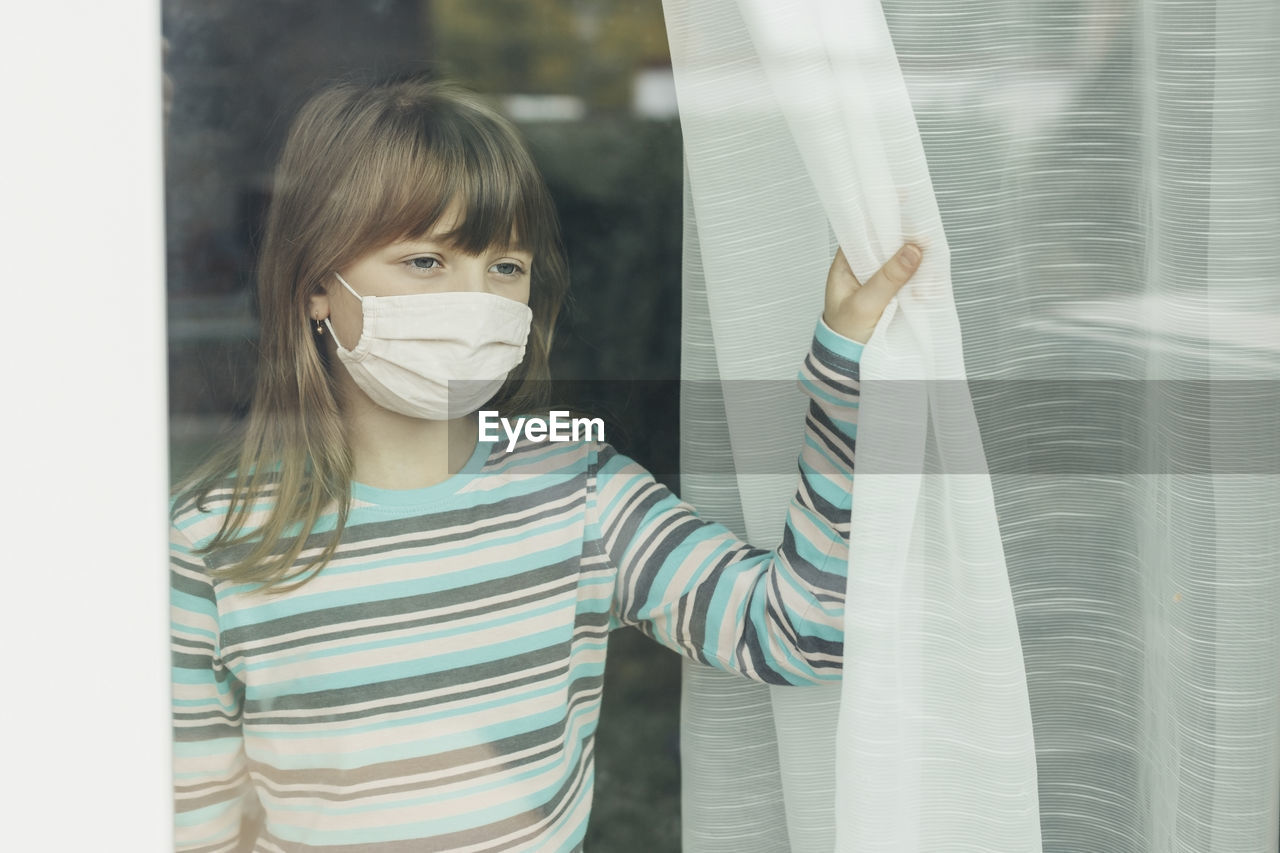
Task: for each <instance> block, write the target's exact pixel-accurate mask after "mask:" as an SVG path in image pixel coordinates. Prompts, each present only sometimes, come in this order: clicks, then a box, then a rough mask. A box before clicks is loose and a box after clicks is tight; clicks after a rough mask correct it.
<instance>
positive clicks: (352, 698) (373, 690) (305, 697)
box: [244, 640, 570, 724]
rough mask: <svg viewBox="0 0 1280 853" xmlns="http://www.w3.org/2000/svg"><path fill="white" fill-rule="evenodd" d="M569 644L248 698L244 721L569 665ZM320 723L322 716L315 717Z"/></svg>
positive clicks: (255, 720) (255, 721)
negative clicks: (307, 690) (350, 684)
mask: <svg viewBox="0 0 1280 853" xmlns="http://www.w3.org/2000/svg"><path fill="white" fill-rule="evenodd" d="M569 645H570V641H569V640H565V641H563V642H559V643H555V644H553V645H550V646H544V647H542V648H540V649H530V650H529V651H526V652H522V653H520V654H518V655H512V656H510V657H505V658H499V659H498V660H493V661H485V662H484V663H476V664H468V665H467V666H461V667H455V668H453V669H445V670H439V671H437V672H427V673H423V674H421V675H411V676H407V677H405V678H392V679H388V680H386V681H377V682H374V683H372V684H358V685H355V686H353V687H336V688H332V689H329V690H316V691H313V692H310V693H291V694H286V695H284V696H275V697H271V698H270V699H262V700H257V699H251V700H247V701H246V702H245V703H244V715H245V717H246V718H248V717H254V718H255V719H254V720H253V722H254V723H255V724H256V723H258V722H259V721H260V718H261V717H262V716H263V715H265V714H268V713H270V712H272V711H322V710H325V709H332V708H338V707H342V706H344V705H350V704H352V703H355V702H373V701H377V700H379V699H396V698H398V697H401V696H405V695H407V694H411V693H420V692H422V691H424V690H431V689H433V688H439V687H445V686H448V685H454V684H466V683H468V682H471V681H480V680H488V679H491V678H499V677H504V678H505V677H511V676H512V674H513V673H517V672H519V671H520V670H521V669H523V668H525V667H532V666H544V665H546V664H549V663H556V662H561V663H564V664H566V665H567V664H568V661H569V658H570V651H569V648H568V647H569ZM315 719H316V721H317V722H318V721H321V720H322V719H323V718H322V717H317V718H315Z"/></svg>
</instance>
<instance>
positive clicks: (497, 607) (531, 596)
mask: <svg viewBox="0 0 1280 853" xmlns="http://www.w3.org/2000/svg"><path fill="white" fill-rule="evenodd" d="M578 584H579V579H578V578H576V577H570V578H567V579H565V581H564V582H563V583H560V584H558V585H556V586H554V587H551V588H550V589H540V590H537V591H532V592H529V593H527V594H525V595H522V596H520V597H518V598H512V599H507V600H505V601H497V602H494V601H490V600H489V599H487V598H486V599H483V600H481V601H479V602H477V603H476V605H475V606H474V607H466V608H464V609H462V610H458V611H456V612H454V613H451V614H449V615H448V616H438V615H432V616H424V617H422V618H421V619H412V620H409V621H402V620H396V621H395V622H387V623H385V624H382V625H372V626H361V627H356V628H339V629H337V630H333V631H325V632H323V633H319V634H313V635H311V636H308V637H304V638H302V639H296V640H286V641H282V642H279V643H271V644H268V645H255V646H254V647H253V654H254V656H255V657H256V656H262V655H267V654H271V653H273V652H280V651H287V650H289V649H296V648H302V647H305V646H309V645H312V644H314V643H327V642H332V641H333V640H342V639H347V638H349V637H362V638H369V639H372V638H373V637H376V636H377V635H379V634H381V633H384V632H388V631H403V630H406V629H408V628H422V627H425V626H428V625H431V626H434V627H441V626H444V625H447V624H449V623H450V622H452V621H455V620H458V619H470V618H472V617H475V616H483V615H485V614H486V613H498V612H502V611H504V610H511V609H513V608H516V607H520V606H522V605H525V604H530V603H533V602H538V601H543V600H544V599H550V598H554V597H556V596H558V595H561V594H562V593H566V592H568V591H570V590H573V589H577V587H578ZM314 612H317V613H324V612H327V611H323V610H321V611H314ZM295 618H296V617H295ZM310 621H311V620H308V627H310ZM342 624H345V623H344V622H338V623H335V625H342Z"/></svg>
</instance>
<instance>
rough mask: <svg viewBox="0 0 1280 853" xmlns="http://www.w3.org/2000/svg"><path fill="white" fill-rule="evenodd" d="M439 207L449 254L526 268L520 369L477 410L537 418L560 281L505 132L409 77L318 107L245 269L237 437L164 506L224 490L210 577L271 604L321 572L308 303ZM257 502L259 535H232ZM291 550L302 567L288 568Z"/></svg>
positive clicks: (561, 295)
mask: <svg viewBox="0 0 1280 853" xmlns="http://www.w3.org/2000/svg"><path fill="white" fill-rule="evenodd" d="M454 199H459V200H461V202H462V205H463V208H462V209H463V211H464V219H463V222H462V223H461V225H460V226H459V227H458V228H457V229H456V230H455V231H454V232H453V233H452V234H450V235H449V239H450V242H451V243H452V244H453V245H454V246H456V247H457V248H458V249H460V250H462V251H465V252H469V253H472V254H478V253H480V252H482V251H483V250H485V249H487V248H490V247H492V246H494V245H497V244H505V243H507V242H508V241H509V240H510V239H511V237H512V235H515V237H516V238H517V239H518V241H519V243H520V244H521V245H520V248H525V249H528V250H529V251H530V252H532V254H533V256H534V263H533V267H532V269H531V278H530V295H529V307H530V308H531V309H532V311H533V325H532V328H531V330H530V333H529V340H528V343H527V345H526V350H525V358H524V361H523V362H522V363H521V364H520V365H519V366H518V367H517V368H515V369H514V370H513V371H512V372H511V374H510V375H509V376H508V378H507V381H506V382H505V383H504V384H503V386H502V388H501V389H500V390H499V391H498V393H497V395H496V396H495V397H494V399H493V400H492V401H491V402H490V404H489V407H490V408H500V409H505V410H509V411H522V410H532V409H535V408H537V407H539V406H543V405H545V404H546V389H547V387H548V380H549V379H550V372H549V369H548V359H549V355H550V349H551V339H552V332H553V329H554V326H555V320H556V316H557V315H558V313H559V311H560V308H561V305H562V303H563V302H564V299H565V297H566V293H567V290H568V270H567V266H566V263H565V257H564V250H563V247H562V245H561V241H560V229H559V224H558V221H557V218H556V214H555V208H554V205H553V204H552V201H551V197H550V194H549V193H548V191H547V188H546V184H545V182H544V181H543V179H542V176H541V174H540V173H539V171H538V169H537V166H536V165H535V164H534V162H533V159H532V157H531V156H530V154H529V152H528V150H527V149H526V147H525V145H524V143H523V141H522V140H521V139H520V136H519V134H518V133H517V132H516V130H515V128H514V127H513V126H512V125H511V124H510V123H509V122H508V121H507V120H506V119H504V118H503V117H502V116H500V115H499V114H498V113H496V112H495V111H494V110H492V109H490V108H489V107H488V106H486V105H485V104H484V102H483V101H481V100H480V99H479V98H477V97H476V96H475V95H473V94H472V93H469V92H467V91H466V90H464V89H462V88H460V87H458V86H456V85H453V84H450V83H447V82H442V81H433V80H429V79H425V78H422V77H414V78H409V79H400V80H391V81H384V82H380V83H376V84H372V85H370V84H360V83H354V82H346V83H340V84H337V85H335V86H332V87H330V88H328V89H326V90H324V91H322V92H320V93H319V94H317V95H315V96H314V97H312V98H311V99H310V100H309V101H308V102H307V103H306V104H305V105H304V106H303V108H302V109H301V111H300V112H299V114H298V116H297V118H296V119H295V120H294V123H293V126H292V128H291V129H290V132H289V135H288V138H287V141H286V142H285V146H284V150H283V152H282V153H281V156H280V162H279V166H278V167H277V170H276V173H275V178H274V190H273V193H272V197H271V203H270V208H269V210H268V213H267V219H266V229H265V234H264V239H263V243H262V251H261V254H260V256H259V260H258V273H257V280H258V302H259V308H260V316H261V331H260V337H259V364H258V374H257V385H256V388H255V393H254V397H253V403H252V407H251V409H250V411H249V416H248V419H247V422H246V424H245V425H244V428H243V431H242V434H241V435H240V436H239V437H238V438H237V439H235V440H234V441H232V442H228V443H227V446H225V447H224V448H223V449H222V450H221V451H220V452H218V453H216V454H215V455H214V456H213V457H212V458H211V459H210V460H209V461H208V462H207V463H205V465H203V466H202V467H201V468H200V469H199V470H198V471H197V472H196V473H195V474H194V475H193V476H192V478H191V480H190V484H189V485H188V486H187V487H186V488H184V489H182V490H180V492H179V495H178V497H177V498H176V499H175V502H174V513H175V515H176V514H177V513H179V512H181V511H182V510H183V509H184V508H188V507H190V505H191V502H193V501H194V502H195V505H196V506H197V507H199V508H201V509H203V508H204V507H205V504H206V503H207V501H208V500H209V498H210V497H211V496H212V495H213V494H214V493H215V492H216V493H219V494H220V495H223V494H225V493H226V490H228V489H229V490H230V495H229V505H228V506H227V510H226V515H225V516H224V519H223V522H222V526H221V528H220V529H219V530H218V532H217V534H216V535H215V536H213V538H212V539H211V540H210V541H209V542H207V543H206V544H205V545H204V546H203V547H202V548H200V549H199V550H200V552H201V553H205V554H210V553H213V552H215V551H217V552H220V553H219V558H218V559H217V560H216V562H217V563H218V567H217V568H215V569H214V570H213V571H214V573H215V574H216V575H217V576H219V577H224V578H227V579H231V580H235V581H241V582H251V583H253V582H256V583H261V584H262V585H263V589H265V590H267V591H275V592H285V591H289V590H292V589H296V588H297V587H298V586H301V585H302V584H303V583H305V582H306V581H308V580H310V579H311V578H313V577H314V576H315V575H316V573H318V572H319V571H320V570H321V569H323V568H324V566H325V565H326V564H327V563H328V562H329V560H330V559H331V558H332V556H333V554H334V552H335V551H336V549H337V547H338V542H339V538H340V536H341V533H342V529H343V527H344V526H345V525H346V521H347V517H348V513H349V510H350V504H351V486H350V483H351V472H352V460H351V454H350V450H349V447H348V444H347V440H346V435H345V431H344V427H343V421H342V417H341V412H340V410H339V405H338V396H337V393H336V386H335V382H334V377H333V375H332V373H331V370H332V366H331V365H330V364H328V361H327V358H326V354H325V352H324V349H323V347H322V346H321V344H320V342H318V341H317V339H316V336H315V335H314V334H313V332H312V327H311V324H310V322H309V318H308V314H307V308H308V302H309V299H310V297H311V296H312V295H313V294H316V293H319V292H321V291H322V289H323V287H324V282H325V280H326V279H327V278H328V277H329V276H330V274H331V272H332V271H333V270H336V269H340V268H342V267H343V266H345V265H347V264H349V263H351V262H352V261H355V260H356V259H358V258H360V257H362V256H363V255H364V254H366V253H367V252H369V251H372V250H374V249H377V248H380V247H382V246H385V245H388V244H390V243H393V242H396V241H398V240H401V239H406V238H410V237H417V236H420V235H423V234H426V233H428V232H430V231H431V229H432V227H433V226H434V225H435V223H436V222H437V220H439V219H440V217H441V216H442V215H443V214H444V212H445V211H446V210H447V209H448V207H449V205H450V203H451V202H452V201H453V200H454ZM264 499H265V500H269V501H270V508H269V510H268V511H267V513H266V516H265V521H263V523H262V524H260V525H258V526H257V527H256V528H254V529H246V526H247V521H248V519H249V517H250V514H251V512H253V511H254V509H255V504H256V503H258V502H259V501H262V500H264ZM328 512H335V513H336V522H335V527H334V529H333V531H332V532H331V533H326V534H317V533H315V529H316V526H317V523H318V522H319V521H320V519H321V518H322V517H323V516H324V515H326V514H327V513H328ZM317 549H318V550H317ZM304 550H305V551H307V552H308V553H309V554H312V556H310V557H307V558H301V555H302V554H303V552H304Z"/></svg>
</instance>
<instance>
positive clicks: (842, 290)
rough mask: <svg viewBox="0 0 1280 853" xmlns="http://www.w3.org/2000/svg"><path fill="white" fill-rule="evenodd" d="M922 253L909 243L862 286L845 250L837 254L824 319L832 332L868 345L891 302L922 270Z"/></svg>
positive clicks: (829, 281) (829, 274)
mask: <svg viewBox="0 0 1280 853" xmlns="http://www.w3.org/2000/svg"><path fill="white" fill-rule="evenodd" d="M921 256H922V252H921V250H920V248H919V247H918V246H916V245H914V244H912V243H906V244H904V245H903V247H902V248H901V249H899V250H898V254H896V255H894V256H893V257H892V258H890V259H889V262H888V263H886V264H885V265H884V266H882V267H881V268H880V269H879V270H878V271H877V272H876V274H875V275H873V276H872V277H871V279H870V281H868V282H867V283H866V284H862V283H861V282H859V281H858V279H857V278H856V277H855V276H854V274H853V270H852V269H850V268H849V262H848V261H846V260H845V258H844V250H843V249H841V250H840V251H838V252H836V259H835V260H834V261H832V262H831V270H830V271H829V272H828V273H827V299H826V308H825V309H824V310H823V312H822V319H823V321H824V322H826V324H827V325H828V326H830V327H831V331H833V332H835V333H836V334H838V335H843V336H844V337H846V338H849V339H850V340H853V341H857V342H858V343H860V344H865V343H866V342H867V340H868V339H869V338H870V337H871V333H872V332H874V331H875V329H876V323H878V322H880V315H881V314H883V313H884V309H885V306H887V305H888V304H889V300H891V299H893V297H894V296H895V295H897V293H898V291H899V290H900V289H902V285H904V284H906V283H907V281H908V280H910V278H911V276H912V275H914V274H915V271H916V269H917V268H918V267H919V266H920V258H921Z"/></svg>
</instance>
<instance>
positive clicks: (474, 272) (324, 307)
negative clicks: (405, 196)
mask: <svg viewBox="0 0 1280 853" xmlns="http://www.w3.org/2000/svg"><path fill="white" fill-rule="evenodd" d="M460 215H461V208H460V206H459V205H458V204H457V203H455V204H453V205H451V206H450V207H449V209H448V210H447V211H446V212H445V214H444V216H442V217H441V218H440V221H439V222H437V223H436V226H435V228H434V229H433V230H432V232H431V233H430V234H428V235H425V236H423V237H420V238H416V239H411V240H403V241H400V242H398V243H392V244H390V245H388V246H383V247H382V248H380V249H375V250H373V251H372V252H369V253H368V254H366V255H364V256H363V257H361V258H359V259H358V260H356V261H355V262H353V263H351V264H349V265H348V266H346V267H344V268H343V269H340V270H338V272H339V273H340V274H341V275H342V277H343V278H344V279H346V281H347V283H348V284H350V285H351V287H352V289H353V290H355V292H356V293H359V294H360V295H361V296H404V295H409V294H414V293H444V292H447V291H475V292H486V291H487V292H489V293H494V294H497V295H498V296H503V297H506V298H507V299H514V300H516V301H517V302H522V303H524V304H525V305H528V304H529V272H530V269H531V267H532V266H533V255H531V254H530V253H529V252H527V251H521V250H518V249H512V248H504V247H500V246H495V247H492V248H489V249H486V250H485V251H484V253H483V254H480V255H469V254H466V253H464V252H462V251H460V250H458V249H456V248H453V247H452V246H450V245H449V243H448V242H447V241H446V240H444V239H443V235H446V234H448V233H449V232H450V231H452V230H453V229H454V228H455V227H457V225H458V224H459V223H460V221H461V220H460V219H459V217H460ZM309 309H310V310H309V312H308V313H309V315H310V316H311V318H312V320H324V319H325V318H326V317H328V318H329V322H330V323H331V324H332V325H333V331H334V334H335V335H336V336H337V338H338V342H339V343H341V344H342V345H343V346H344V347H346V348H347V349H352V348H354V347H355V346H356V343H357V342H358V341H359V340H360V335H361V333H362V332H363V330H364V317H363V314H362V311H361V306H360V300H358V299H356V297H355V296H353V295H352V294H351V293H350V292H349V291H348V290H347V289H346V288H345V287H343V286H342V283H341V282H339V281H338V279H337V277H336V276H335V277H333V278H332V280H331V281H329V282H327V283H326V292H324V293H320V294H317V295H315V296H312V297H311V304H310V306H309Z"/></svg>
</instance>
